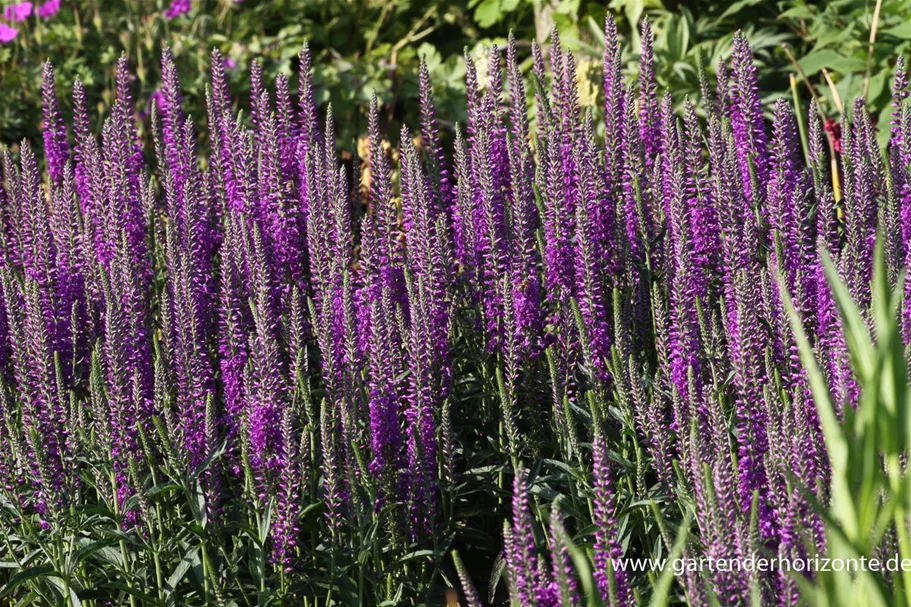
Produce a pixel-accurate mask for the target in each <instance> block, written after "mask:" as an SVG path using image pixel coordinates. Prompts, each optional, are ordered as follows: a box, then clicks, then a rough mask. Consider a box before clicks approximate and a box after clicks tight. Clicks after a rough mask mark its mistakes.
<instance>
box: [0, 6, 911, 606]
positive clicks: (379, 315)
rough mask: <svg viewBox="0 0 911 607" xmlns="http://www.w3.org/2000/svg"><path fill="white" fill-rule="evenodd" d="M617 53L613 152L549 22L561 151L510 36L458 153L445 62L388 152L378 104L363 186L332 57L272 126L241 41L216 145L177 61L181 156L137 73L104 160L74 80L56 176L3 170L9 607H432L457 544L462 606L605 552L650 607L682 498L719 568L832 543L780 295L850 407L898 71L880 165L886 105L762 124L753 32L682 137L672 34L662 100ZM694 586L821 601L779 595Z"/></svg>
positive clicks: (608, 66) (607, 85) (28, 167)
mask: <svg viewBox="0 0 911 607" xmlns="http://www.w3.org/2000/svg"><path fill="white" fill-rule="evenodd" d="M605 36H606V40H607V45H606V49H607V50H606V52H605V55H604V98H605V107H604V116H605V118H604V121H605V123H604V136H603V138H601V137H599V136H596V131H597V130H598V129H596V125H595V124H594V119H593V114H592V112H591V111H590V109H589V108H582V107H580V106H579V103H578V101H577V94H576V86H577V77H576V71H575V63H574V58H573V56H572V55H571V54H569V53H567V52H564V51H563V50H562V49H561V46H560V42H559V38H558V36H557V35H556V33H554V34H553V36H552V46H551V47H550V49H549V53H548V57H546V58H545V56H544V54H543V53H542V49H540V48H539V47H538V46H536V45H533V46H532V61H533V77H532V79H531V86H533V88H534V93H535V108H534V109H535V115H536V122H535V124H536V128H535V129H534V131H532V130H530V128H529V120H528V112H527V108H526V91H525V86H526V84H527V83H526V82H524V81H523V78H522V75H521V72H520V68H519V61H520V59H519V58H518V57H517V55H518V50H517V47H516V45H515V43H514V41H513V40H510V44H509V46H508V47H507V49H506V52H505V61H504V58H503V56H502V55H503V54H501V52H500V51H499V49H497V48H496V47H494V48H493V49H491V53H490V62H489V65H488V66H487V69H486V70H483V72H484V75H485V78H486V82H484V83H483V86H480V85H479V81H478V80H479V78H478V71H479V70H476V67H475V65H474V64H473V63H472V61H471V59H470V58H468V57H466V68H467V70H466V71H467V76H466V78H467V85H466V88H467V91H468V96H467V108H468V111H467V114H468V122H467V123H466V124H465V125H463V126H459V127H456V134H455V146H454V151H453V153H452V154H451V155H450V154H448V153H447V152H446V151H444V149H443V147H442V145H441V142H440V136H439V133H438V130H439V127H438V123H437V120H436V117H435V111H434V101H433V96H432V93H431V86H430V77H429V73H428V71H427V70H426V68H425V67H424V66H422V70H421V72H420V86H421V115H420V134H419V136H413V135H412V133H411V132H409V131H408V130H407V129H403V130H402V132H401V133H400V134H399V142H398V146H397V149H396V150H395V151H394V152H393V153H392V154H389V153H388V152H387V147H386V146H385V142H384V140H383V138H382V135H381V129H380V116H379V112H378V106H377V103H376V101H375V100H374V103H373V105H372V106H371V108H370V113H369V116H370V132H369V146H368V147H369V150H368V153H367V155H366V158H365V159H364V161H365V162H364V165H363V167H362V166H360V163H358V162H353V163H348V164H342V163H341V162H340V156H339V152H338V150H337V149H336V141H335V135H334V133H335V125H334V124H333V117H332V111H331V108H330V109H329V111H328V113H327V115H326V116H325V117H319V116H318V112H317V105H316V103H315V93H314V87H313V85H312V81H311V66H310V56H309V52H308V49H307V48H306V47H305V48H304V50H303V52H302V54H301V58H300V60H301V71H300V81H299V84H298V90H299V92H298V93H297V94H296V95H292V92H291V84H290V83H289V81H288V80H287V79H285V78H284V77H279V79H278V80H277V81H276V82H275V87H274V88H275V92H274V95H273V94H271V93H270V92H268V91H267V90H266V83H264V82H263V77H262V70H261V68H259V67H258V66H254V68H253V70H252V72H251V74H250V83H251V90H252V100H251V106H252V111H251V115H250V116H249V120H248V121H247V120H246V119H241V118H240V117H238V116H237V115H236V114H235V113H234V111H233V110H232V107H231V104H230V103H229V97H228V92H227V87H226V81H225V71H224V70H225V67H224V60H223V58H222V57H221V56H220V54H219V53H218V52H215V53H214V54H213V56H212V63H211V83H210V86H209V88H208V89H207V99H206V100H207V107H208V116H207V124H206V135H207V145H206V146H205V149H203V150H199V149H197V145H198V141H199V140H200V139H199V138H198V137H197V134H196V132H195V126H194V122H193V121H191V120H190V119H189V118H188V117H187V116H185V115H184V113H183V112H182V110H181V92H180V84H179V81H178V74H177V71H176V69H175V67H174V63H173V60H172V57H171V54H170V53H169V52H166V53H165V54H164V56H163V58H162V74H163V86H162V89H161V95H160V96H159V97H158V99H157V102H158V105H157V107H156V108H155V109H154V111H153V112H152V115H151V117H150V123H151V132H152V134H153V137H154V150H155V153H154V158H153V159H151V160H149V159H146V158H144V156H143V151H142V150H143V148H142V145H141V143H140V141H139V137H138V130H137V123H136V118H135V116H136V111H135V109H134V107H133V103H132V99H131V93H130V82H131V77H130V73H129V69H128V66H127V63H126V61H125V60H121V62H120V63H119V64H118V69H117V75H116V77H117V98H116V101H115V102H114V105H113V107H112V108H111V110H110V115H109V116H108V118H107V119H106V120H105V122H104V127H103V130H102V132H101V137H100V138H98V137H96V134H93V133H92V132H90V128H89V119H88V110H87V108H86V104H85V100H84V94H83V89H82V86H81V85H80V84H79V83H77V84H76V86H75V89H74V91H73V104H74V107H75V108H76V112H75V117H74V120H73V123H72V125H71V126H70V128H67V126H66V125H65V124H64V121H63V119H62V117H61V113H60V111H59V109H58V102H57V98H56V91H55V86H54V72H53V69H52V68H51V66H50V64H48V65H47V66H46V67H45V72H44V76H45V78H44V101H45V104H44V127H45V129H44V149H45V152H46V166H47V171H46V180H45V181H44V182H43V181H42V176H41V172H40V171H39V163H38V159H37V158H36V156H35V154H34V153H33V152H32V150H31V148H30V146H29V144H28V142H23V144H22V145H21V147H20V148H19V151H18V159H15V158H14V156H13V154H11V153H9V152H7V153H6V154H4V157H3V165H2V175H3V189H2V190H0V209H2V228H3V229H2V242H0V250H2V256H0V258H2V271H0V275H2V286H3V289H2V299H0V308H2V309H0V312H2V313H0V369H2V374H3V388H2V390H0V394H2V405H3V406H2V408H0V418H2V423H3V424H4V426H5V428H6V431H5V432H4V433H3V435H2V440H3V448H2V450H0V477H2V478H3V479H5V486H4V488H3V493H2V495H3V498H2V503H3V509H2V515H0V529H2V530H3V535H4V545H5V547H6V549H7V550H8V555H9V556H6V557H4V559H6V560H5V562H15V563H16V565H15V568H14V569H18V570H19V571H21V572H24V573H25V574H26V575H19V576H17V577H15V578H13V577H11V578H9V579H8V586H7V588H6V590H5V592H6V593H7V594H9V595H12V596H20V595H22V596H24V595H25V593H26V590H25V588H26V587H28V588H29V591H30V592H33V593H35V595H36V596H37V597H40V598H42V599H44V600H47V601H50V602H54V603H65V604H76V602H77V601H81V602H82V603H85V602H96V604H109V603H103V601H109V602H112V603H118V602H126V601H129V602H131V603H133V604H146V603H147V602H148V604H171V603H169V602H168V601H177V602H178V604H209V603H212V604H215V603H217V604H237V605H240V604H244V603H243V602H244V601H246V604H251V603H250V601H252V600H256V597H257V596H259V597H260V599H262V600H265V599H264V597H269V600H276V601H281V600H286V601H288V604H301V602H302V601H303V600H304V597H306V600H307V601H308V603H306V604H310V602H312V604H328V603H329V602H330V600H335V601H340V602H343V603H345V604H349V603H350V604H357V603H358V602H361V603H370V604H388V605H392V604H403V603H409V602H419V601H426V602H429V603H430V604H434V601H440V600H442V599H441V595H440V593H441V592H442V590H443V589H444V588H445V587H446V586H448V585H450V584H455V583H456V579H457V576H456V575H455V571H456V570H455V569H454V567H455V565H454V561H453V559H452V558H451V556H450V553H451V551H452V550H453V549H454V548H456V549H458V550H459V552H460V553H461V556H462V560H463V561H465V565H462V564H461V562H459V561H458V559H456V562H458V563H459V566H458V572H457V573H458V575H459V576H460V577H461V579H462V584H461V586H462V591H463V593H464V596H465V597H466V599H467V601H468V603H469V604H471V605H477V604H480V599H479V598H478V596H479V595H478V593H477V592H476V591H475V590H474V588H473V586H472V581H471V580H472V578H473V579H474V581H475V582H478V581H479V576H480V579H483V580H485V581H486V575H487V572H488V571H489V568H490V567H493V568H494V571H495V575H494V576H492V579H491V584H490V586H491V588H490V591H489V592H487V593H484V594H486V595H489V597H490V598H491V600H494V601H497V600H502V599H503V598H504V596H505V594H504V590H503V589H502V588H501V589H500V592H501V594H500V595H497V594H496V590H497V580H498V579H501V576H500V573H498V572H500V571H502V569H501V568H498V566H497V565H496V563H495V562H494V559H495V558H496V556H497V555H498V554H502V555H503V556H504V560H503V561H499V562H502V563H505V569H506V574H505V578H504V579H506V580H508V583H507V584H506V585H505V587H508V590H509V594H510V596H511V597H512V599H513V601H515V602H517V603H518V604H520V605H532V604H533V605H569V604H579V603H580V601H581V600H582V599H581V598H580V596H579V592H580V591H579V588H578V584H577V582H576V573H575V572H574V571H575V567H574V566H571V564H570V563H571V553H574V551H575V548H573V546H574V545H575V546H581V547H585V549H586V551H585V552H584V554H587V555H588V556H589V557H590V560H591V562H592V564H593V566H592V570H593V578H594V580H595V589H594V590H593V591H592V592H596V593H598V594H599V595H600V596H601V597H602V598H603V600H604V601H606V602H609V604H612V605H627V604H633V603H636V602H639V601H643V600H648V598H649V597H650V596H651V595H652V593H653V582H652V581H651V578H649V577H648V576H646V575H645V574H632V573H629V572H623V571H618V570H615V567H613V566H612V565H611V562H610V559H612V558H618V557H621V556H624V555H626V556H652V555H661V554H667V552H668V551H669V550H670V549H671V546H672V545H673V540H674V535H675V533H674V528H675V527H676V526H677V525H679V524H680V521H682V520H684V518H685V517H684V514H685V513H686V512H690V511H692V512H693V513H694V515H695V522H694V526H693V531H692V533H693V535H694V536H695V537H696V538H697V541H693V542H690V543H689V544H687V547H686V551H687V554H689V555H707V556H712V557H716V558H721V557H726V558H739V557H747V556H749V555H752V554H760V553H762V554H768V553H772V554H777V555H780V556H784V557H799V556H802V555H806V554H808V553H809V552H811V551H812V550H816V551H818V552H820V553H824V552H825V550H826V545H825V544H826V536H825V532H824V525H823V519H822V518H821V516H820V514H818V512H817V510H815V509H814V507H813V504H812V501H818V502H819V503H822V504H825V503H826V502H827V500H828V499H829V498H828V481H829V475H830V468H829V463H828V462H829V458H828V455H827V453H826V447H825V444H824V441H823V436H822V433H821V431H820V422H819V419H818V416H817V412H816V409H815V406H814V402H813V398H812V396H811V394H810V390H809V384H808V380H807V375H806V373H805V372H804V370H803V368H802V367H801V365H800V361H799V359H798V355H797V341H796V340H795V335H794V333H793V331H792V328H791V325H789V323H788V321H787V316H786V312H785V304H784V303H783V302H784V300H785V295H786V294H785V293H784V292H783V291H782V287H786V289H787V291H788V292H789V293H790V294H791V297H792V298H793V301H794V305H795V307H796V309H797V311H798V314H799V317H800V320H801V321H802V322H803V325H804V327H806V331H807V334H808V337H809V340H810V342H811V343H812V344H813V346H814V347H815V351H816V354H817V357H818V359H819V360H820V363H821V366H822V368H823V371H824V374H825V378H826V380H827V382H828V385H829V387H830V389H831V391H832V393H833V394H834V395H835V397H836V401H837V406H838V407H839V408H840V410H846V409H850V408H852V407H854V406H855V405H856V403H857V399H858V387H857V384H856V382H855V377H854V374H853V373H852V370H851V367H850V366H849V364H848V355H847V345H846V342H845V337H844V335H843V331H842V321H841V319H840V316H839V314H838V310H837V309H836V306H835V303H834V299H833V294H832V290H831V288H830V286H829V284H828V283H827V281H826V279H825V276H824V273H823V263H822V257H823V255H824V254H830V255H832V256H833V258H834V260H835V264H836V266H837V268H838V270H839V273H840V275H841V277H842V279H843V280H844V282H845V284H846V285H847V289H848V290H849V292H850V294H851V296H852V298H853V300H854V301H855V302H856V303H857V305H858V306H859V307H860V308H861V309H862V310H867V309H869V307H870V305H871V291H870V283H871V275H872V271H873V257H874V242H875V240H876V235H877V234H880V236H881V239H882V241H883V247H884V250H885V261H886V266H887V270H888V275H889V277H890V278H891V279H892V280H893V282H894V281H895V279H896V278H897V276H898V274H899V273H900V272H901V271H902V270H903V269H905V268H907V267H908V263H909V257H908V255H909V249H908V243H909V242H911V181H909V174H908V168H909V164H911V132H909V129H911V113H909V110H908V106H907V103H906V102H905V98H906V97H907V95H908V84H907V81H906V77H905V73H904V64H903V63H901V62H900V64H899V69H898V74H897V76H896V84H895V111H896V113H895V119H894V121H893V134H892V144H891V146H890V152H889V156H888V158H887V159H886V160H884V159H883V157H882V155H881V153H880V151H879V148H878V146H877V143H876V136H875V132H874V128H873V124H872V122H871V119H870V117H869V116H868V114H867V113H866V111H865V109H864V103H863V100H858V101H857V102H856V103H855V104H854V108H853V112H852V113H851V116H850V117H845V118H844V119H843V121H842V123H841V129H840V138H839V139H837V140H836V139H834V138H830V139H827V137H826V134H825V133H826V131H825V130H824V129H823V126H822V125H823V120H822V118H824V117H820V116H819V115H818V112H817V110H816V108H815V107H813V108H811V109H810V112H809V120H808V133H809V135H808V137H807V138H806V141H805V143H806V148H805V149H803V148H802V141H801V138H800V137H799V136H798V130H799V122H798V120H800V121H803V116H802V115H801V116H799V118H798V117H795V113H794V112H793V111H792V109H791V107H790V106H789V105H788V104H787V103H786V102H784V101H780V102H778V103H777V105H776V106H775V117H774V123H773V124H772V129H771V132H768V131H767V129H766V124H765V122H764V120H763V116H762V108H761V104H760V101H759V97H758V91H757V87H756V76H755V69H754V66H753V60H752V54H751V50H750V46H749V44H748V43H747V41H746V39H745V38H744V37H742V36H739V35H738V36H737V37H736V38H735V40H734V53H733V58H732V61H731V64H730V66H729V67H727V66H725V67H724V68H723V69H722V70H721V72H720V75H719V79H718V83H717V86H716V87H714V88H713V87H710V86H709V84H708V83H707V82H706V81H705V80H703V86H702V107H701V111H700V110H697V107H696V105H694V103H692V102H691V101H689V100H687V101H685V102H684V104H683V111H682V116H680V117H678V116H676V115H675V114H674V111H673V104H672V101H671V97H670V96H669V95H667V94H663V95H662V94H660V93H659V91H658V87H657V85H656V82H655V79H654V57H653V54H652V51H651V33H650V31H649V26H648V23H647V22H646V23H645V25H644V26H643V31H642V40H643V45H642V54H641V62H640V66H639V74H638V84H637V86H630V85H628V84H627V83H626V82H625V81H624V76H623V74H622V71H621V59H620V44H619V40H618V37H617V31H616V27H615V25H614V24H613V22H612V21H608V23H607V27H606V33H605ZM548 63H549V73H548ZM504 64H505V65H504ZM416 122H417V121H416ZM248 123H249V125H250V126H248V125H247V124H248ZM800 124H802V123H800ZM827 130H828V131H829V132H830V133H831V132H834V129H832V128H828V129H827ZM833 142H837V144H838V146H839V147H838V150H837V151H836V150H835V149H834V146H833ZM830 160H831V162H830ZM833 168H834V170H835V172H834V173H832V169H833ZM909 304H911V300H908V301H907V302H906V303H905V304H904V308H903V314H904V315H903V318H904V324H903V327H902V330H903V332H904V338H905V340H906V341H907V340H908V338H909V337H911V305H909ZM510 494H511V495H512V505H511V507H510V504H509V501H510V499H509V495H510ZM542 506H550V507H549V508H541V507H542ZM656 514H657V516H656ZM502 518H509V520H510V521H511V524H510V523H507V525H506V527H505V529H504V528H503V527H501V524H502V523H501V521H502ZM548 520H549V523H547V522H546V521H548ZM478 521H480V522H478ZM538 521H544V522H545V525H544V526H542V525H540V524H539V523H538ZM467 556H470V557H471V559H470V560H469V559H468V558H466V557H467ZM28 572H31V573H32V574H33V575H27V574H28ZM0 579H2V578H0ZM680 588H681V596H682V597H683V598H684V599H685V600H686V601H687V602H688V603H689V604H692V605H708V604H711V603H710V602H711V601H715V600H717V604H721V605H735V604H745V603H746V602H747V601H749V600H750V597H751V596H758V597H759V599H760V600H761V601H762V602H763V603H769V604H772V603H775V604H794V603H796V601H797V595H798V586H797V582H796V580H795V579H794V578H793V577H792V576H790V575H787V574H784V573H781V572H765V573H763V572H753V573H752V574H751V575H741V574H733V573H725V572H712V573H705V574H704V575H702V576H700V575H698V574H695V573H692V572H689V573H687V574H685V575H683V576H682V577H681V586H680ZM485 598H488V597H485ZM384 601H385V602H384Z"/></svg>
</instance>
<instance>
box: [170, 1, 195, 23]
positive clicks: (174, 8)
mask: <svg viewBox="0 0 911 607" xmlns="http://www.w3.org/2000/svg"><path fill="white" fill-rule="evenodd" d="M191 7H192V5H191V4H190V0H171V6H169V7H168V10H166V11H165V12H164V16H165V17H167V18H168V19H174V18H175V17H179V16H180V15H186V14H187V13H189V12H190V8H191Z"/></svg>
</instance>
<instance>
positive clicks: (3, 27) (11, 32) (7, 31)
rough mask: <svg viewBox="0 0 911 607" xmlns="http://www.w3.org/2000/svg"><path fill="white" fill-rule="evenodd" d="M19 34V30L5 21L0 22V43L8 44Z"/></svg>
mask: <svg viewBox="0 0 911 607" xmlns="http://www.w3.org/2000/svg"><path fill="white" fill-rule="evenodd" d="M18 35H19V30H17V29H16V28H15V27H10V26H8V25H7V24H5V23H0V44H8V43H10V42H12V41H13V40H14V39H15V38H16V36H18Z"/></svg>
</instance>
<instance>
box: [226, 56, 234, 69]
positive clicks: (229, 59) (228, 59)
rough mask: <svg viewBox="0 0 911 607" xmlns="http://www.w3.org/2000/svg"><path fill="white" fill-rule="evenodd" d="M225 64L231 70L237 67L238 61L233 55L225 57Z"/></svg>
mask: <svg viewBox="0 0 911 607" xmlns="http://www.w3.org/2000/svg"><path fill="white" fill-rule="evenodd" d="M224 65H225V67H226V68H228V69H229V70H233V69H234V68H236V67H237V61H236V60H235V59H234V58H232V57H225V60H224Z"/></svg>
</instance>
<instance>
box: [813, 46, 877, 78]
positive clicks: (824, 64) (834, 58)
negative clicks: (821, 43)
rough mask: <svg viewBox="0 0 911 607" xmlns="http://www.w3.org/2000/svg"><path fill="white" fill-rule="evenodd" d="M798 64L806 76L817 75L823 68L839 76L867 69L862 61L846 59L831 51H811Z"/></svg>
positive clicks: (852, 58) (851, 58)
mask: <svg viewBox="0 0 911 607" xmlns="http://www.w3.org/2000/svg"><path fill="white" fill-rule="evenodd" d="M799 63H800V67H801V68H803V71H804V72H805V73H806V75H807V76H813V75H815V74H818V73H819V72H820V71H822V69H823V68H826V69H828V70H832V71H835V72H838V73H839V74H847V73H851V72H862V71H863V70H865V69H866V67H867V64H866V63H865V62H864V61H863V60H862V59H857V58H855V57H846V56H844V55H842V54H841V53H836V52H835V51H833V50H831V49H822V50H818V51H813V52H812V53H810V54H809V55H807V56H806V57H804V58H803V59H801V60H800V61H799Z"/></svg>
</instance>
